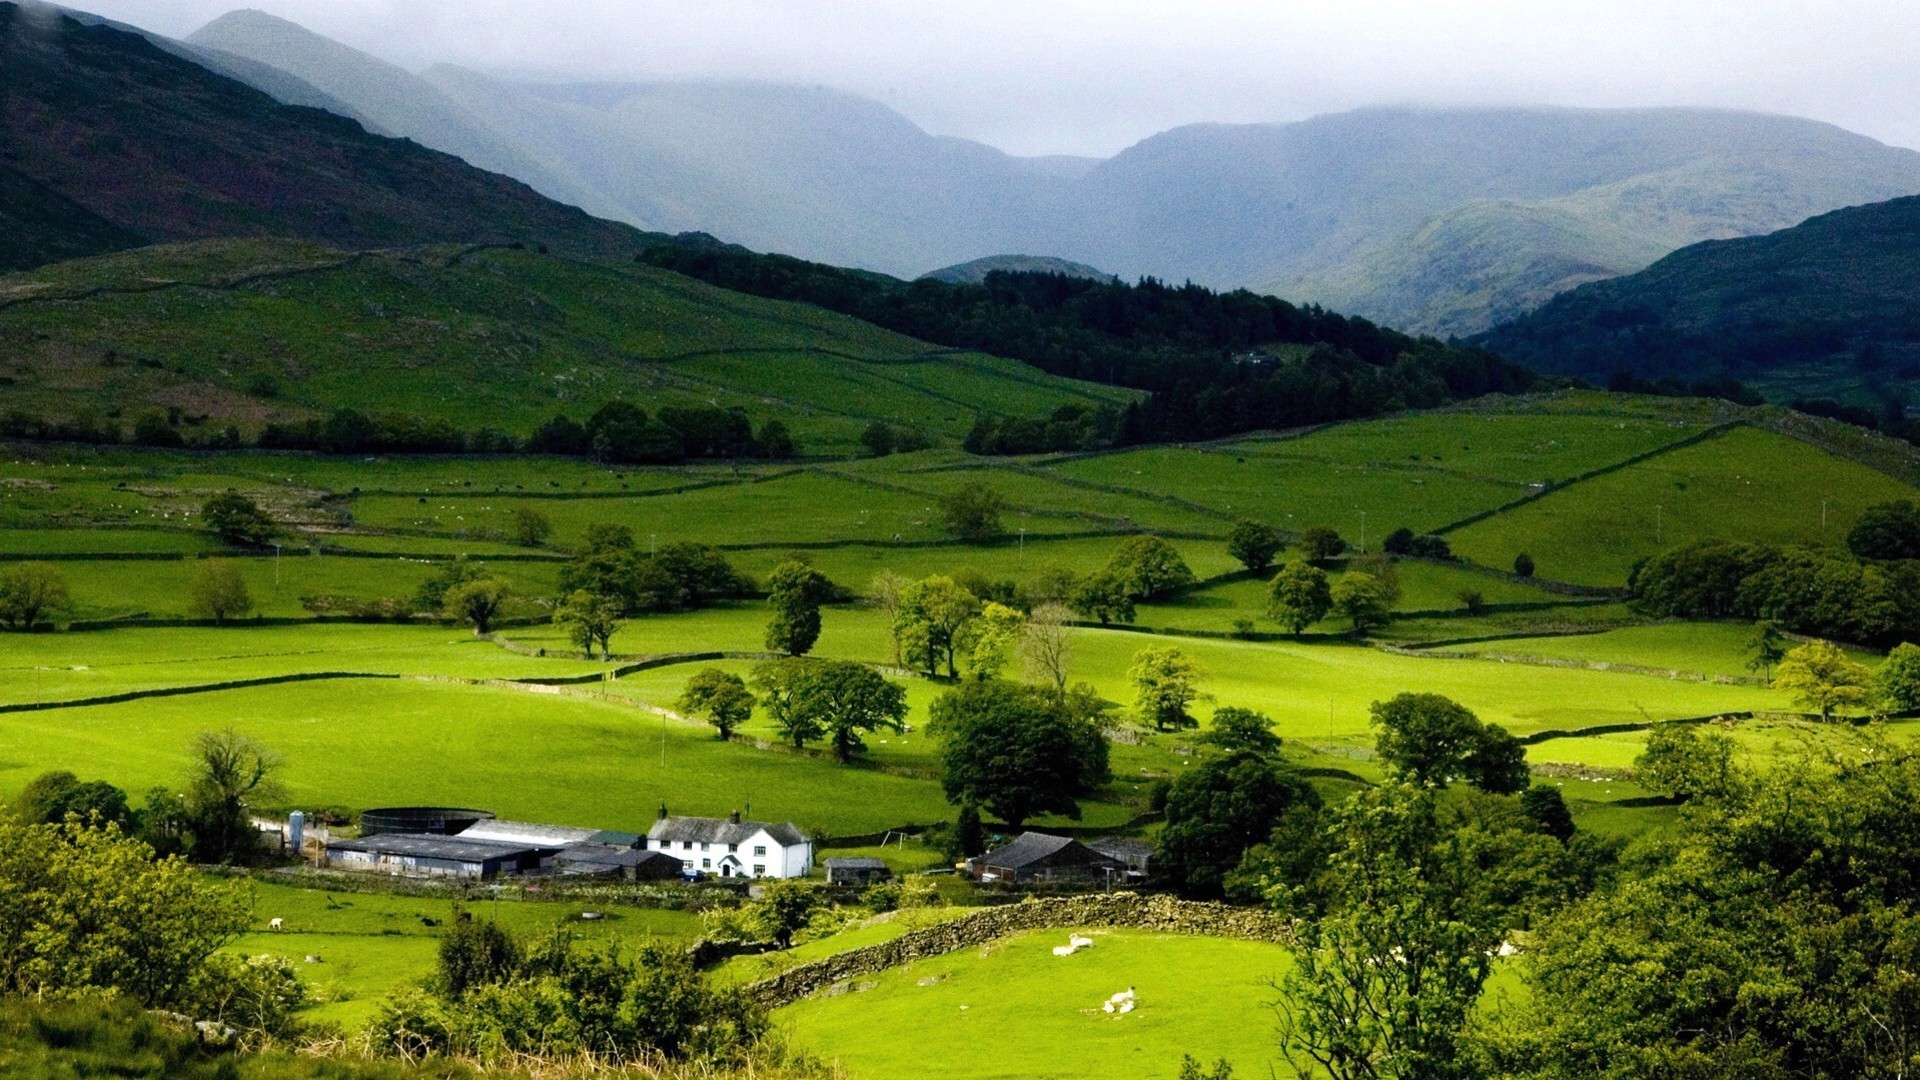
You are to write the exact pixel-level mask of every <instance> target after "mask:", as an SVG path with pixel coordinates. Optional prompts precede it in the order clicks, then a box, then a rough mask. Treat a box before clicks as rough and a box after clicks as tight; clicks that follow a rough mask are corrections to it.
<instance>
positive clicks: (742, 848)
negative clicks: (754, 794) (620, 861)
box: [647, 806, 813, 878]
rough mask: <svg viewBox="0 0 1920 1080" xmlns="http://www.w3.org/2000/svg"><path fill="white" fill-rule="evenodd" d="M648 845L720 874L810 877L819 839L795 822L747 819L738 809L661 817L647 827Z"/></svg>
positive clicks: (691, 868)
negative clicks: (724, 813)
mask: <svg viewBox="0 0 1920 1080" xmlns="http://www.w3.org/2000/svg"><path fill="white" fill-rule="evenodd" d="M647 848H648V850H650V851H663V852H666V853H667V854H669V855H672V856H673V857H674V858H676V859H679V860H680V861H681V862H682V863H683V864H685V866H686V869H687V870H689V871H693V872H696V873H701V874H713V875H717V876H719V877H772V878H796V877H806V876H807V873H808V872H809V871H811V870H812V869H813V841H812V840H809V839H807V834H806V833H803V832H801V831H800V827H799V826H797V825H794V824H793V823H791V822H780V823H777V824H776V823H773V822H767V821H742V820H740V814H739V813H738V812H737V811H736V812H735V813H733V814H732V815H730V816H728V817H724V818H703V817H673V816H671V815H669V814H668V813H667V808H666V807H664V806H662V807H661V808H660V819H659V820H658V821H655V822H654V823H653V828H651V829H649V830H647Z"/></svg>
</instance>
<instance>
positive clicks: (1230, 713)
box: [1200, 705, 1280, 756]
mask: <svg viewBox="0 0 1920 1080" xmlns="http://www.w3.org/2000/svg"><path fill="white" fill-rule="evenodd" d="M1200 741H1201V742H1203V743H1206V744H1208V745H1209V746H1217V747H1220V748H1221V749H1223V750H1226V751H1228V752H1229V753H1247V754H1260V755H1263V756H1264V755H1270V754H1272V753H1273V752H1274V751H1276V750H1278V749H1280V736H1278V735H1275V734H1274V733H1273V721H1272V720H1270V719H1268V718H1267V717H1266V715H1265V714H1262V713H1257V712H1254V711H1253V710H1252V709H1242V708H1239V707H1238V706H1234V705H1228V706H1226V707H1224V708H1220V709H1215V710H1214V711H1213V723H1212V724H1210V725H1208V727H1207V731H1206V733H1205V734H1203V735H1201V736H1200Z"/></svg>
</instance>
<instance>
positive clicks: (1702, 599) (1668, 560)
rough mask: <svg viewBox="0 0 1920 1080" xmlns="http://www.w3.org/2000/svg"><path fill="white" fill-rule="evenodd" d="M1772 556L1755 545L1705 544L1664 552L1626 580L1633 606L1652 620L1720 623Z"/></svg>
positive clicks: (1701, 542)
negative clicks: (1743, 585) (1744, 585)
mask: <svg viewBox="0 0 1920 1080" xmlns="http://www.w3.org/2000/svg"><path fill="white" fill-rule="evenodd" d="M1772 558H1773V553H1772V552H1770V551H1768V550H1767V549H1766V548H1763V547H1760V546H1759V545H1756V544H1742V543H1736V542H1733V541H1729V540H1702V541H1700V542H1698V543H1694V544H1687V545H1684V546H1681V547H1677V548H1672V549H1670V550H1667V551H1663V552H1661V553H1660V554H1658V555H1655V556H1654V557H1653V558H1651V559H1648V560H1647V561H1646V562H1644V563H1642V564H1641V565H1640V567H1639V568H1638V569H1636V570H1635V571H1634V572H1633V576H1632V577H1631V578H1629V579H1628V582H1627V585H1628V587H1629V588H1631V589H1632V590H1633V592H1634V603H1635V605H1636V606H1638V607H1639V608H1640V609H1641V610H1642V611H1645V612H1646V613H1648V614H1650V615H1661V616H1667V617H1670V618H1683V619H1701V618H1706V619H1718V618H1724V617H1726V616H1728V615H1731V614H1733V613H1734V611H1735V610H1736V607H1737V604H1738V598H1739V595H1740V586H1741V583H1742V582H1744V581H1745V580H1746V579H1747V578H1748V577H1750V576H1751V575H1753V574H1755V573H1758V572H1759V571H1761V570H1763V569H1765V568H1766V567H1767V565H1768V564H1769V563H1770V562H1771V560H1772Z"/></svg>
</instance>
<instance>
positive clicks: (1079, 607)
mask: <svg viewBox="0 0 1920 1080" xmlns="http://www.w3.org/2000/svg"><path fill="white" fill-rule="evenodd" d="M1068 602H1069V603H1070V604H1072V605H1073V609H1074V610H1075V611H1077V612H1079V613H1080V614H1081V616H1082V617H1084V618H1089V619H1098V620H1099V621H1100V625H1102V626H1106V625H1108V624H1111V623H1131V622H1132V621H1133V616H1134V610H1133V591H1132V589H1131V587H1130V586H1129V585H1128V584H1127V580H1126V578H1124V577H1123V576H1121V575H1120V574H1118V573H1116V572H1114V571H1113V570H1111V569H1103V570H1096V571H1094V572H1093V573H1091V574H1088V575H1087V576H1086V577H1084V578H1081V579H1080V581H1079V583H1078V584H1076V585H1075V586H1074V587H1073V591H1072V593H1071V596H1070V599H1069V601H1068Z"/></svg>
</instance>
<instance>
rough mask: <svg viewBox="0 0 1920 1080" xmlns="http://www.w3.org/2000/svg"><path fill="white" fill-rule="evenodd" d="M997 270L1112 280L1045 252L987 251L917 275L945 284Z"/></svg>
mask: <svg viewBox="0 0 1920 1080" xmlns="http://www.w3.org/2000/svg"><path fill="white" fill-rule="evenodd" d="M996 271H997V272H999V273H1003V274H1065V275H1066V276H1068V277H1073V278H1086V279H1087V280H1088V281H1114V280H1116V279H1115V278H1114V276H1113V275H1112V274H1109V273H1107V272H1106V271H1104V270H1102V269H1100V268H1099V267H1097V266H1088V265H1087V264H1086V263H1077V262H1073V261H1071V260H1068V259H1056V258H1053V257H1051V256H1047V255H989V256H987V257H986V258H984V259H974V260H972V261H970V262H963V263H955V264H954V265H952V266H943V267H941V268H940V269H938V270H930V271H928V272H926V273H924V274H921V275H920V276H921V277H922V278H925V279H927V280H929V281H944V282H946V283H947V284H949V285H979V284H981V283H982V282H984V281H986V280H987V275H988V274H991V273H994V272H996Z"/></svg>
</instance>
